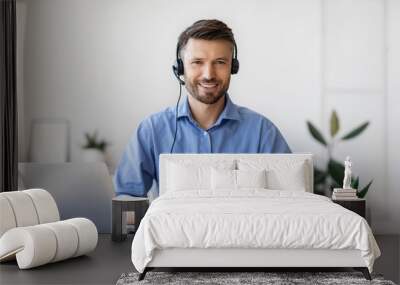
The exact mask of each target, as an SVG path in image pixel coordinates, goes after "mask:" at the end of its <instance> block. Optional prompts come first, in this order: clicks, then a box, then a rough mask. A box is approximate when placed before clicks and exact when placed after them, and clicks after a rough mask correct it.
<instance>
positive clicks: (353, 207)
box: [332, 199, 365, 219]
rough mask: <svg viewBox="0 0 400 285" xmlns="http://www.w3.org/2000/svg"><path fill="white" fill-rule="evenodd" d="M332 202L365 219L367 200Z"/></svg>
mask: <svg viewBox="0 0 400 285" xmlns="http://www.w3.org/2000/svg"><path fill="white" fill-rule="evenodd" d="M332 202H334V203H336V204H339V205H340V206H342V207H344V208H346V209H348V210H350V211H353V212H354V213H357V214H359V215H360V216H361V217H363V218H364V219H365V199H357V200H333V199H332Z"/></svg>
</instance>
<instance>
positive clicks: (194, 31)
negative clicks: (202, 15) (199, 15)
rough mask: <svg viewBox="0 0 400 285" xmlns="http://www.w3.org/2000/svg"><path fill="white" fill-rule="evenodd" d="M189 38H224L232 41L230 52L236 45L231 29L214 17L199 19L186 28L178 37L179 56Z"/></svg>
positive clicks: (210, 39)
mask: <svg viewBox="0 0 400 285" xmlns="http://www.w3.org/2000/svg"><path fill="white" fill-rule="evenodd" d="M189 39H201V40H209V41H212V40H226V41H228V42H230V43H232V52H233V49H234V46H235V45H236V43H235V38H234V36H233V33H232V30H231V29H230V28H229V27H228V26H227V25H226V24H225V23H224V22H222V21H219V20H216V19H212V20H199V21H197V22H195V23H193V24H192V25H191V26H190V27H188V28H186V30H184V31H183V32H182V33H181V34H180V36H179V39H178V51H179V56H180V52H181V51H182V50H183V49H184V48H185V46H186V44H187V42H188V41H189Z"/></svg>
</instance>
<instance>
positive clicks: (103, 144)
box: [82, 131, 109, 162]
mask: <svg viewBox="0 0 400 285" xmlns="http://www.w3.org/2000/svg"><path fill="white" fill-rule="evenodd" d="M85 138H86V143H85V144H84V145H83V146H82V148H83V160H84V161H85V162H103V161H105V151H106V148H107V146H108V145H109V143H108V142H107V141H105V140H100V139H98V138H97V131H94V132H93V134H90V133H85Z"/></svg>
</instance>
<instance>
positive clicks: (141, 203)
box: [111, 195, 149, 241]
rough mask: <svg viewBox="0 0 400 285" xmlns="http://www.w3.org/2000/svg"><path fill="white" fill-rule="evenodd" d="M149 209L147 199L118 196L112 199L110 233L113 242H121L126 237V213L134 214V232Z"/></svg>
mask: <svg viewBox="0 0 400 285" xmlns="http://www.w3.org/2000/svg"><path fill="white" fill-rule="evenodd" d="M148 207H149V199H148V198H141V197H132V196H128V195H120V196H117V197H114V198H113V199H112V233H111V239H112V240H113V241H123V240H125V239H126V237H127V230H126V212H127V211H134V212H135V231H136V230H137V228H138V227H139V224H140V221H141V220H142V218H143V216H144V215H145V213H146V211H147V208H148Z"/></svg>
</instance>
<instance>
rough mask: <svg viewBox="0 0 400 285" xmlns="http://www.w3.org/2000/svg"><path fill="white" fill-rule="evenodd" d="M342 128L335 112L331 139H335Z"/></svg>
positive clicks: (333, 113) (332, 118)
mask: <svg viewBox="0 0 400 285" xmlns="http://www.w3.org/2000/svg"><path fill="white" fill-rule="evenodd" d="M339 128H340V123H339V118H338V115H337V113H336V111H335V110H333V111H332V114H331V137H334V136H335V135H336V134H337V133H338V131H339Z"/></svg>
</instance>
